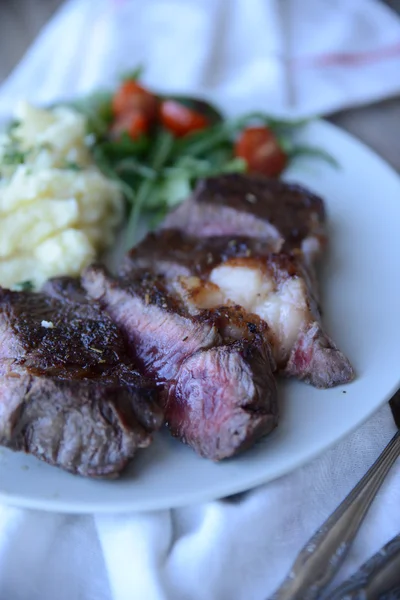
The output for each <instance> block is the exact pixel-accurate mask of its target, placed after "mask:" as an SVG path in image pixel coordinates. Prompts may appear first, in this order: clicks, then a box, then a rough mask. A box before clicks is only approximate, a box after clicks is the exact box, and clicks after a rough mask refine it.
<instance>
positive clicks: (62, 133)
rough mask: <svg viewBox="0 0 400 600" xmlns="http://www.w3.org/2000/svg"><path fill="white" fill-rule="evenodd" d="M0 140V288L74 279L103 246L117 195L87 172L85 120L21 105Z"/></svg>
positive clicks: (118, 210)
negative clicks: (57, 277) (58, 278)
mask: <svg viewBox="0 0 400 600" xmlns="http://www.w3.org/2000/svg"><path fill="white" fill-rule="evenodd" d="M16 119H17V120H16V122H15V124H14V125H13V126H12V127H11V129H10V130H9V131H8V133H6V134H4V135H3V136H2V138H1V139H0V176H1V179H0V285H1V286H4V287H13V286H15V285H17V284H20V283H21V282H24V281H27V280H29V281H31V282H32V283H33V285H34V286H35V287H40V286H41V285H42V284H43V283H44V282H45V281H46V280H47V279H48V278H49V277H53V276H55V275H78V274H79V272H80V271H81V270H82V269H83V268H84V267H85V266H86V265H88V264H89V263H90V262H91V261H92V260H93V259H94V258H95V256H96V255H97V254H98V252H100V251H102V250H104V249H105V248H107V247H108V246H110V245H111V244H112V242H113V240H114V236H115V231H116V228H117V226H118V224H119V223H120V222H121V218H122V214H123V206H124V204H123V198H122V194H121V192H120V190H119V188H118V186H117V184H115V183H114V181H112V180H110V179H107V177H105V176H104V175H103V174H102V173H101V172H100V171H99V169H98V168H97V167H96V166H95V165H94V162H93V160H92V158H91V155H90V144H91V139H90V136H88V135H87V133H86V131H87V127H86V126H87V124H86V119H85V117H84V116H83V115H82V114H80V113H78V112H77V111H75V110H72V109H70V108H67V107H61V106H60V107H57V108H54V109H51V110H43V109H38V108H34V107H32V106H30V105H28V104H26V103H24V104H22V105H20V106H19V107H18V110H17V113H16Z"/></svg>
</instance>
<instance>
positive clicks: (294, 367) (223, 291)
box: [121, 230, 354, 387]
mask: <svg viewBox="0 0 400 600" xmlns="http://www.w3.org/2000/svg"><path fill="white" fill-rule="evenodd" d="M137 268H144V269H150V270H151V271H152V272H155V273H159V274H161V275H163V276H165V277H167V278H168V279H169V280H170V281H171V282H174V283H173V284H172V283H171V284H170V285H175V287H177V288H179V290H180V294H181V297H182V298H183V299H184V300H185V303H186V305H187V306H188V308H189V310H190V311H191V312H192V314H193V313H194V312H195V309H196V308H197V309H211V308H216V307H218V306H221V305H226V304H235V305H240V306H241V307H243V308H244V309H245V311H247V313H248V314H251V315H252V317H251V318H254V314H255V315H258V316H259V317H260V319H263V320H264V321H265V322H266V323H267V324H268V326H269V327H268V328H265V329H264V330H263V334H264V335H265V336H266V338H267V339H268V341H269V342H270V344H271V346H272V349H273V353H274V357H275V360H276V361H277V364H278V367H279V369H280V370H281V371H283V372H284V373H285V374H287V375H291V376H294V377H297V378H299V379H303V380H305V381H307V382H309V383H311V384H312V385H315V386H316V387H331V386H334V385H338V384H341V383H346V382H348V381H350V380H351V379H352V378H353V376H354V374H353V370H352V368H351V366H350V364H349V361H348V360H347V358H346V357H345V356H344V355H343V354H342V353H341V352H340V351H339V350H338V349H337V347H336V346H335V344H334V343H333V342H332V340H331V339H330V338H329V337H328V336H327V335H326V334H325V333H324V331H323V330H322V327H321V324H320V313H319V308H318V304H317V300H316V297H315V294H314V292H313V286H312V282H311V279H310V276H309V270H308V269H306V268H305V267H304V265H303V262H302V261H301V260H300V259H299V257H297V256H296V255H295V254H293V253H292V254H291V253H286V252H281V253H279V254H271V253H270V250H269V245H268V242H267V241H265V240H260V239H257V238H245V237H239V236H235V237H234V238H232V239H230V238H229V237H226V236H220V237H216V238H195V237H193V236H185V235H183V234H182V233H180V232H179V231H176V230H163V231H160V232H158V233H155V234H150V235H149V236H148V237H147V238H146V239H145V240H144V241H143V242H142V243H141V244H140V245H139V246H138V247H136V248H133V249H132V250H131V251H130V252H129V254H128V255H127V256H126V257H125V260H124V262H123V264H122V267H121V272H123V273H125V274H128V273H130V272H132V271H134V270H135V269H137ZM193 307H195V308H193ZM259 327H260V326H259Z"/></svg>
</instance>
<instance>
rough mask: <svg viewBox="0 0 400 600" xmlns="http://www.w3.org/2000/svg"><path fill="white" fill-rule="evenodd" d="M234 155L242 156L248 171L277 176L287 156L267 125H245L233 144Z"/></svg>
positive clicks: (283, 166)
mask: <svg viewBox="0 0 400 600" xmlns="http://www.w3.org/2000/svg"><path fill="white" fill-rule="evenodd" d="M235 156H237V157H239V158H243V159H244V160H245V161H246V163H247V169H248V171H249V173H261V174H263V175H268V176H269V177H278V176H279V175H280V174H281V173H282V171H283V170H284V168H285V167H286V165H287V156H286V154H285V153H284V152H283V150H282V148H281V147H280V146H279V143H278V140H277V139H276V137H275V135H274V134H273V132H272V131H271V130H270V129H268V127H247V128H246V129H244V130H243V131H242V133H241V134H240V136H239V138H238V140H237V141H236V144H235Z"/></svg>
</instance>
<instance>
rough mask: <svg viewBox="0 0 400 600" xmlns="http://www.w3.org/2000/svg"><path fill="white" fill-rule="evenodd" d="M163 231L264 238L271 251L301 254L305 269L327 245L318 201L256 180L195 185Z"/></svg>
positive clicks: (302, 191) (293, 188)
mask: <svg viewBox="0 0 400 600" xmlns="http://www.w3.org/2000/svg"><path fill="white" fill-rule="evenodd" d="M162 227H163V228H164V229H180V230H181V231H182V232H184V233H187V234H189V235H196V236H198V237H215V236H220V235H225V236H230V237H233V236H240V235H243V236H251V237H257V238H263V239H264V240H266V241H268V243H269V245H270V251H271V252H279V251H281V250H293V249H301V250H302V251H303V252H304V255H305V256H306V258H307V260H308V262H310V264H311V263H312V262H313V260H314V259H315V257H316V256H317V255H318V254H319V253H320V251H321V249H322V248H323V247H324V245H325V242H326V234H325V209H324V204H323V201H322V199H321V198H319V197H318V196H316V195H315V194H313V193H311V192H310V191H309V190H307V189H306V188H304V187H302V186H300V185H295V184H290V183H286V182H284V181H281V180H279V179H269V178H267V177H264V176H261V175H243V174H236V173H235V174H229V175H221V176H218V177H212V178H209V179H203V180H201V181H199V183H198V184H197V187H196V189H195V190H194V192H193V194H192V196H191V197H190V198H189V199H188V200H186V202H183V203H182V204H181V205H180V206H178V208H177V209H176V210H175V211H173V212H172V213H170V214H169V215H168V216H167V218H166V219H165V221H164V223H163V226H162Z"/></svg>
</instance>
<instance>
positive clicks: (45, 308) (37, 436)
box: [0, 279, 163, 477]
mask: <svg viewBox="0 0 400 600" xmlns="http://www.w3.org/2000/svg"><path fill="white" fill-rule="evenodd" d="M46 288H47V290H48V292H49V291H50V290H52V295H49V293H45V292H43V293H38V294H34V293H29V292H11V291H9V290H4V289H1V288H0V374H1V377H0V444H2V445H4V446H8V447H9V448H12V449H13V450H23V451H25V452H29V453H31V454H33V455H35V456H37V457H38V458H40V459H42V460H45V461H47V462H48V463H50V464H52V465H57V466H60V467H62V468H64V469H66V470H68V471H71V472H73V473H79V474H80V475H86V476H90V477H113V476H116V475H118V474H119V473H120V471H121V470H122V469H123V468H124V467H125V466H126V464H127V463H128V461H129V460H130V459H131V458H132V457H133V455H134V454H135V452H136V449H137V448H142V447H146V446H148V445H149V443H150V442H151V432H152V431H153V430H155V429H158V428H159V427H160V426H161V424H162V418H163V415H162V410H161V409H160V407H159V406H158V390H157V389H156V387H155V386H154V383H153V382H151V381H150V380H148V379H146V378H144V377H142V376H141V375H140V374H139V373H138V371H137V370H136V369H134V368H133V367H132V361H131V359H130V358H129V356H128V353H127V350H126V347H125V342H124V340H123V338H122V335H121V333H120V332H119V330H118V328H117V327H116V326H115V325H114V323H113V322H112V321H111V319H110V318H109V317H108V316H107V315H105V314H103V313H102V312H101V310H100V308H99V306H98V305H97V304H96V303H94V302H92V301H89V299H88V298H87V297H86V296H85V294H84V292H83V290H82V289H81V288H79V285H77V284H76V283H74V282H72V281H68V280H67V279H64V280H63V282H62V285H61V282H52V283H49V284H48V285H47V286H46ZM56 289H58V290H61V289H64V291H65V297H64V298H63V297H62V296H61V295H60V296H59V297H57V294H56V293H55V290H56ZM67 290H69V291H67ZM67 297H68V299H66V298H67ZM77 298H79V302H77V301H76V300H77Z"/></svg>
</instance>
